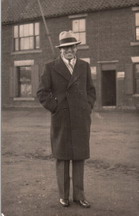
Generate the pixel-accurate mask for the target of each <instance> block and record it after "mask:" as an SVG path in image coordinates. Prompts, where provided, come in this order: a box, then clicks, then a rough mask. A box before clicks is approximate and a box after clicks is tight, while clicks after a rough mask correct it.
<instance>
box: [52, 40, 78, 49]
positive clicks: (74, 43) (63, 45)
mask: <svg viewBox="0 0 139 216" xmlns="http://www.w3.org/2000/svg"><path fill="white" fill-rule="evenodd" d="M80 43H81V41H78V42H70V43H64V44H60V45H58V46H55V47H56V48H62V47H66V46H72V45H78V44H80Z"/></svg>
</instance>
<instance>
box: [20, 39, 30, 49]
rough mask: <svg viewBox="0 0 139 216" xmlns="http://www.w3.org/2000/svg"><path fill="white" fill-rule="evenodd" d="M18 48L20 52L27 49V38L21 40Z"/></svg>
mask: <svg viewBox="0 0 139 216" xmlns="http://www.w3.org/2000/svg"><path fill="white" fill-rule="evenodd" d="M20 48H21V50H26V49H29V38H21V40H20Z"/></svg>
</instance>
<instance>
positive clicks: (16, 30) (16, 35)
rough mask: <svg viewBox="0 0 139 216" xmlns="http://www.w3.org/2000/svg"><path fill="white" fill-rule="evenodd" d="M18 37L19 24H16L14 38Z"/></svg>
mask: <svg viewBox="0 0 139 216" xmlns="http://www.w3.org/2000/svg"><path fill="white" fill-rule="evenodd" d="M17 37H18V26H14V38H17Z"/></svg>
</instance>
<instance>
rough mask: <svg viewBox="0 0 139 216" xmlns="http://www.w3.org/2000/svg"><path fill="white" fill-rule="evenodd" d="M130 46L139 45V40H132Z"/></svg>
mask: <svg viewBox="0 0 139 216" xmlns="http://www.w3.org/2000/svg"><path fill="white" fill-rule="evenodd" d="M130 46H139V41H135V42H130Z"/></svg>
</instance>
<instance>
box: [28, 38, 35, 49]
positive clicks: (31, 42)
mask: <svg viewBox="0 0 139 216" xmlns="http://www.w3.org/2000/svg"><path fill="white" fill-rule="evenodd" d="M33 48H34V39H33V37H30V38H29V49H33Z"/></svg>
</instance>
